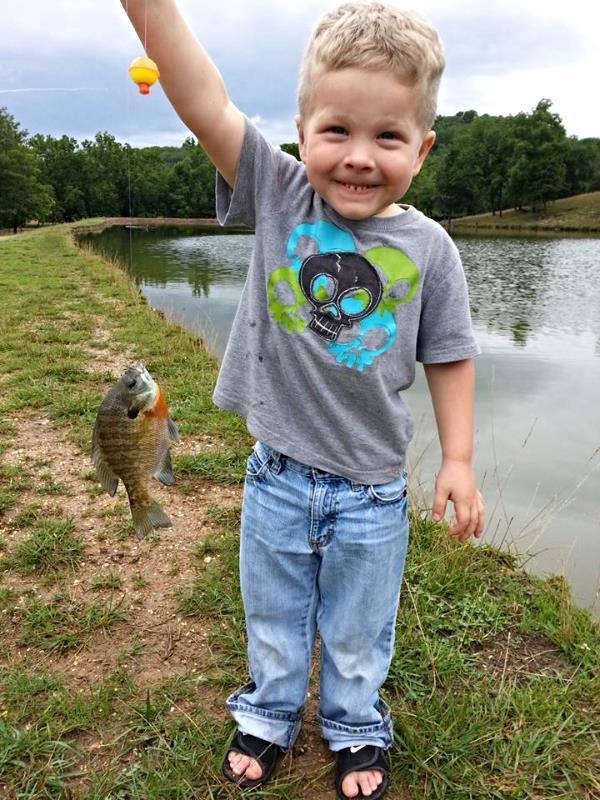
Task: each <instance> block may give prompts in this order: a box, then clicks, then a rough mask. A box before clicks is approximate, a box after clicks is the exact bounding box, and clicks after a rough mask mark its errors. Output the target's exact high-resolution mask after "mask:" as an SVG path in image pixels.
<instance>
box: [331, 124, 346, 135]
mask: <svg viewBox="0 0 600 800" xmlns="http://www.w3.org/2000/svg"><path fill="white" fill-rule="evenodd" d="M329 133H339V134H342V135H343V134H344V133H346V129H345V128H342V126H341V125H331V126H330V128H329Z"/></svg>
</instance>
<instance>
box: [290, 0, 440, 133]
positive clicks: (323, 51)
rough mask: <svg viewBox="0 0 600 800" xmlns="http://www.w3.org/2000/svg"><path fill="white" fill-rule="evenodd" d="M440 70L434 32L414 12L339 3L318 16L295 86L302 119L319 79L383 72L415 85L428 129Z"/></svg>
mask: <svg viewBox="0 0 600 800" xmlns="http://www.w3.org/2000/svg"><path fill="white" fill-rule="evenodd" d="M444 66H445V61H444V50H443V46H442V42H441V39H440V37H439V35H438V33H437V31H436V30H435V28H434V27H433V26H432V25H431V24H430V23H429V22H427V20H425V19H423V18H422V17H421V16H419V15H418V14H416V13H415V12H413V11H402V10H400V9H398V8H394V7H393V6H390V5H387V4H385V3H381V2H375V1H373V2H348V3H343V4H342V5H340V6H338V7H337V8H334V9H333V10H332V11H329V12H327V13H326V14H324V15H323V17H321V19H320V20H319V22H318V23H317V26H316V28H315V29H314V31H313V33H312V35H311V37H310V39H309V41H308V44H307V46H306V50H305V51H304V58H303V60H302V66H301V68H300V77H299V82H298V107H299V110H300V116H301V117H306V116H307V115H308V114H309V113H310V100H311V89H312V86H313V84H314V82H315V80H316V78H317V77H318V76H319V74H321V73H322V72H327V71H335V70H340V69H346V68H349V67H355V68H356V67H358V68H360V69H371V70H385V71H386V72H391V73H392V74H394V75H396V76H397V77H398V78H399V79H400V80H402V81H403V82H405V83H407V84H408V85H409V86H419V88H420V90H421V96H422V106H421V113H420V122H421V124H422V125H423V129H424V130H429V129H430V128H431V127H432V125H433V122H434V120H435V115H436V107H437V93H438V88H439V84H440V79H441V77H442V72H443V71H444Z"/></svg>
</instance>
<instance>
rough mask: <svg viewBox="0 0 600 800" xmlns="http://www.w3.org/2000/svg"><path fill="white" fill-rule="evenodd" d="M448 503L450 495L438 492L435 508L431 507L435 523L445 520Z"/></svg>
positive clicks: (435, 498) (434, 501)
mask: <svg viewBox="0 0 600 800" xmlns="http://www.w3.org/2000/svg"><path fill="white" fill-rule="evenodd" d="M447 502H448V495H447V494H445V493H444V492H439V491H436V493H435V497H434V498H433V506H432V507H431V516H432V517H433V519H434V522H439V521H440V520H441V519H443V518H444V514H445V513H446V503H447Z"/></svg>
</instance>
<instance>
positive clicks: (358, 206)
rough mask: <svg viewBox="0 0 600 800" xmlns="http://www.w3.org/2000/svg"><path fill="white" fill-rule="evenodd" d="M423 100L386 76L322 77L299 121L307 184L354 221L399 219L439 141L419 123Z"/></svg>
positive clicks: (350, 71) (347, 72) (342, 73)
mask: <svg viewBox="0 0 600 800" xmlns="http://www.w3.org/2000/svg"><path fill="white" fill-rule="evenodd" d="M419 102H420V93H419V89H418V88H417V87H411V86H408V85H407V84H405V83H402V82H401V81H400V80H399V79H398V78H396V77H395V76H394V75H392V74H391V73H390V72H387V71H379V70H377V71H373V70H365V69H359V68H356V67H352V68H347V69H342V70H337V71H334V72H332V71H329V72H323V73H322V74H321V75H319V77H318V78H317V79H316V81H315V85H314V87H313V90H312V97H311V107H310V112H309V115H308V117H307V118H305V119H304V120H301V119H300V118H299V117H297V118H296V124H297V126H298V135H299V141H300V155H301V157H302V161H303V162H304V163H305V164H306V172H307V176H308V180H309V181H310V183H311V185H312V187H313V188H314V189H315V191H316V192H318V193H319V194H320V195H321V197H322V198H323V199H324V200H325V201H326V202H327V203H329V205H330V206H332V207H333V208H334V209H335V210H336V211H337V212H338V213H339V214H341V215H342V216H344V217H346V218H348V219H366V218H367V217H372V216H392V215H395V214H398V213H400V209H399V208H398V206H397V205H396V204H395V203H396V200H399V199H400V198H401V197H402V196H403V195H404V194H405V193H406V192H407V190H408V187H409V186H410V184H411V181H412V179H413V177H414V176H415V175H416V174H417V173H418V172H419V170H420V169H421V166H422V164H423V161H424V160H425V156H426V155H427V153H428V152H429V150H430V149H431V146H432V145H433V142H434V141H435V134H434V133H433V131H429V132H428V133H424V132H423V129H422V127H421V125H420V124H419V121H418V111H419Z"/></svg>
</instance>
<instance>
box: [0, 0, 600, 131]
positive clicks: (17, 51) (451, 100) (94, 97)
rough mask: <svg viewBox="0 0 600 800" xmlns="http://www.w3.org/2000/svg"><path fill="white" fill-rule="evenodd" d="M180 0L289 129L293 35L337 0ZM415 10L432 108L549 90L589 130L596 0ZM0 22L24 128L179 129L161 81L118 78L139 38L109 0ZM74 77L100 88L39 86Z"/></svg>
mask: <svg viewBox="0 0 600 800" xmlns="http://www.w3.org/2000/svg"><path fill="white" fill-rule="evenodd" d="M394 1H395V0H392V2H394ZM179 4H180V7H181V9H182V12H183V14H184V16H185V17H186V19H187V20H188V22H189V24H190V26H191V27H192V29H193V30H194V31H195V32H196V33H197V34H198V35H199V36H200V38H201V39H202V41H203V44H204V45H205V47H206V49H207V50H208V52H209V54H210V55H211V56H212V57H213V58H214V60H215V61H216V63H217V65H218V66H219V69H220V70H221V72H222V74H223V76H224V78H225V81H226V83H227V86H228V88H229V91H230V94H231V96H232V98H233V100H234V102H235V103H236V104H237V105H238V106H239V107H240V108H241V109H242V111H244V112H245V113H246V114H248V115H249V116H254V115H260V118H261V120H262V125H263V126H264V130H265V132H266V133H267V135H268V136H269V138H270V139H271V140H272V141H285V140H289V139H290V138H293V137H294V135H295V134H294V126H293V116H294V114H295V113H296V100H295V94H296V80H297V74H298V68H299V65H300V60H301V57H302V52H303V48H304V46H305V42H306V40H307V37H308V35H309V33H310V30H311V29H312V26H313V25H314V24H315V22H316V19H317V18H318V16H319V15H320V14H321V13H323V12H324V11H325V10H326V9H327V8H330V7H332V6H334V5H336V2H335V0H333V1H332V2H330V0H303V2H301V3H299V2H297V0H294V2H292V1H291V0H280V2H276V0H253V2H249V0H229V2H228V3H226V4H224V3H221V2H216V0H203V2H202V3H198V2H197V0H179ZM412 4H413V3H411V2H407V3H406V4H405V3H404V0H397V5H399V6H404V5H409V6H410V5H412ZM415 5H416V4H415ZM597 6H598V8H597ZM419 10H420V11H421V13H423V14H424V15H425V16H428V17H429V18H430V19H431V20H432V21H433V22H434V24H435V25H436V26H437V27H438V28H439V30H440V33H441V35H442V38H443V40H444V43H445V48H446V53H447V61H448V67H447V71H446V75H445V77H444V81H443V85H442V93H441V97H440V110H441V111H442V112H443V113H447V114H452V113H456V112H457V111H459V110H465V109H468V108H474V109H476V110H477V111H479V112H480V113H485V112H487V113H502V114H506V113H517V112H518V111H521V110H529V109H530V108H532V107H533V106H534V105H535V103H537V101H538V100H539V99H541V98H542V97H549V98H551V99H552V100H553V101H554V110H555V111H557V112H558V113H560V114H561V115H563V114H564V115H565V122H566V124H567V130H568V131H569V132H570V133H576V134H577V135H582V134H584V135H600V110H597V109H596V107H595V104H593V103H592V102H590V99H591V98H592V97H593V96H595V94H596V87H595V85H592V80H593V81H594V83H595V80H596V76H597V75H598V73H599V71H600V63H599V60H600V55H598V51H599V48H598V47H597V37H596V33H595V32H596V31H597V30H598V28H600V4H593V5H591V4H590V3H588V2H586V0H570V2H569V4H568V6H567V5H565V4H560V5H554V4H552V5H551V4H548V3H547V2H546V0H528V2H527V3H524V2H522V0H486V4H485V6H484V7H483V8H482V6H481V3H480V0H455V1H454V2H453V3H452V4H449V3H448V2H447V0H422V2H420V3H419ZM2 25H3V35H2V38H3V46H2V52H1V53H0V89H3V90H12V89H20V90H23V89H43V90H44V91H38V92H34V91H27V92H24V91H21V92H19V93H15V92H5V93H3V94H0V106H4V105H6V106H7V107H8V108H9V111H10V112H11V113H12V114H13V115H14V116H15V117H16V119H17V120H18V121H19V122H21V124H22V125H23V127H25V128H27V129H29V130H30V131H31V132H32V133H36V132H41V133H51V134H52V135H62V134H63V133H66V134H68V135H71V136H76V137H77V138H85V137H90V136H93V135H94V133H95V132H96V131H99V130H109V131H111V132H113V133H114V134H115V135H116V136H117V138H119V139H121V140H125V139H127V138H128V137H129V140H130V141H132V142H138V143H145V144H150V143H152V142H153V141H167V140H170V141H172V142H177V141H180V137H181V135H182V133H183V135H184V136H185V128H184V127H183V126H182V124H181V122H180V121H179V120H178V118H177V116H176V114H175V112H174V111H173V109H172V108H171V107H170V105H169V103H168V102H167V100H166V99H165V97H164V95H163V93H162V91H161V89H160V88H159V87H155V88H154V89H153V90H152V92H151V95H150V97H148V98H140V96H139V95H137V94H136V91H135V87H133V85H132V84H131V83H130V81H129V77H128V75H127V67H128V65H129V63H130V61H131V60H132V59H133V58H134V57H135V56H137V55H140V54H141V51H142V47H141V45H140V43H139V41H138V39H137V36H136V35H135V33H134V31H133V29H132V27H131V25H130V24H129V23H128V21H127V19H126V16H125V13H124V12H123V10H122V8H121V4H120V2H119V1H118V0H101V2H98V0H55V1H54V2H53V3H51V4H48V3H41V2H40V1H39V0H20V2H19V3H18V4H15V5H14V6H13V7H12V8H11V14H10V15H8V14H7V15H5V16H4V18H3V21H2ZM81 87H91V88H93V89H95V90H101V91H90V92H83V91H62V92H59V91H55V92H48V91H45V90H47V89H50V88H54V89H78V88H81Z"/></svg>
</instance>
